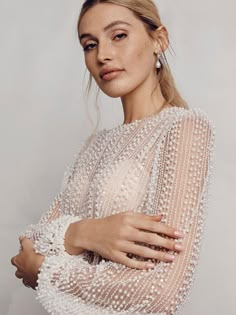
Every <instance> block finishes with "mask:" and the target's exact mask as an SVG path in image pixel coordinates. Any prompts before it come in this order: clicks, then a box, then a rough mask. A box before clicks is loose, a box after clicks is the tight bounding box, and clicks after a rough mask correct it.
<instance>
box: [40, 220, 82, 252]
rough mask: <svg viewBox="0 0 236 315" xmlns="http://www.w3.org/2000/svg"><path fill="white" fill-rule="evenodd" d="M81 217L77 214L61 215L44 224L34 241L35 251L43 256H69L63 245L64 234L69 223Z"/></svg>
mask: <svg viewBox="0 0 236 315" xmlns="http://www.w3.org/2000/svg"><path fill="white" fill-rule="evenodd" d="M81 219H82V218H81V217H78V216H71V215H61V216H60V217H58V218H57V219H55V220H54V221H53V222H51V223H47V224H44V225H43V228H42V227H41V231H40V235H39V237H38V238H37V239H36V240H35V243H34V249H35V252H36V253H39V254H41V255H44V256H52V255H56V256H59V255H64V256H71V255H70V254H68V253H67V252H66V249H65V246H64V242H65V234H66V231H67V229H68V227H69V225H70V224H71V223H74V222H76V221H80V220H81Z"/></svg>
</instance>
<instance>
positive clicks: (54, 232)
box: [20, 134, 95, 255]
mask: <svg viewBox="0 0 236 315" xmlns="http://www.w3.org/2000/svg"><path fill="white" fill-rule="evenodd" d="M94 136H95V134H91V135H90V136H89V137H88V138H87V139H86V140H84V141H83V142H82V143H81V145H80V150H79V152H78V153H77V154H76V155H75V156H74V161H73V162H72V165H71V166H70V167H69V168H68V169H67V171H66V172H65V174H64V178H63V181H62V185H61V190H60V192H59V193H58V194H57V195H56V197H55V198H54V200H53V202H52V204H51V206H50V207H49V209H48V210H47V211H45V213H43V214H42V215H41V218H40V219H39V221H38V223H36V224H30V225H28V226H27V227H26V228H25V229H24V230H23V231H22V232H21V234H20V236H22V237H26V238H29V239H30V240H31V241H33V242H34V249H35V251H36V253H40V254H42V255H52V254H57V253H58V252H59V251H61V250H64V244H63V243H62V241H63V235H64V234H65V232H66V230H67V227H68V226H69V225H70V223H73V222H75V221H79V220H81V218H80V217H74V218H72V217H71V216H68V215H64V214H63V212H62V209H61V202H62V195H63V191H64V189H65V188H66V187H67V186H68V184H69V183H70V181H71V178H72V177H73V176H74V172H75V165H76V163H78V159H79V158H80V157H81V155H82V154H83V152H84V151H85V150H86V149H87V147H88V146H89V144H90V143H91V141H92V139H94Z"/></svg>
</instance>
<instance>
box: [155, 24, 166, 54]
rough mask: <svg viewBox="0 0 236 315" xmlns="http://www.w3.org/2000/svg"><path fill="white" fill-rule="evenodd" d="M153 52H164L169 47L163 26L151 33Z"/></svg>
mask: <svg viewBox="0 0 236 315" xmlns="http://www.w3.org/2000/svg"><path fill="white" fill-rule="evenodd" d="M153 43H154V52H155V53H156V54H157V53H158V52H164V51H165V50H166V49H167V48H168V46H169V37H168V31H167V29H166V27H165V26H164V25H160V26H159V27H158V28H157V29H156V30H155V31H154V32H153Z"/></svg>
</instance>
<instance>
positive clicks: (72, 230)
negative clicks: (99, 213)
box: [64, 219, 95, 255]
mask: <svg viewBox="0 0 236 315" xmlns="http://www.w3.org/2000/svg"><path fill="white" fill-rule="evenodd" d="M94 221H95V219H82V220H80V221H76V222H74V223H71V224H70V225H69V227H68V229H67V231H66V234H65V242H64V246H65V250H66V252H67V253H68V254H70V255H80V254H82V253H83V252H84V251H85V250H91V243H90V238H89V234H90V233H91V232H92V230H93V228H92V225H91V224H92V222H94Z"/></svg>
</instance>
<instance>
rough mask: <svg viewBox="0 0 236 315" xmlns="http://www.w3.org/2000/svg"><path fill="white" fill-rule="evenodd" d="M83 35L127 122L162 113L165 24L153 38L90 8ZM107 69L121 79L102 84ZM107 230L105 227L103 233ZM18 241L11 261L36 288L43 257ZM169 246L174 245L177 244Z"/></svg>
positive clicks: (88, 59) (113, 9)
mask: <svg viewBox="0 0 236 315" xmlns="http://www.w3.org/2000/svg"><path fill="white" fill-rule="evenodd" d="M104 12H105V14H104ZM115 21H123V22H128V23H129V24H130V25H127V24H124V23H123V24H121V23H119V24H116V25H113V26H112V27H109V28H107V29H106V30H104V28H105V27H106V26H108V25H109V24H110V23H112V22H115ZM85 33H86V34H87V33H89V34H90V35H89V36H83V38H82V39H81V41H80V42H81V45H82V47H83V48H84V49H85V52H84V57H85V63H86V66H87V68H88V70H89V72H90V73H91V75H92V76H93V78H94V80H95V81H96V83H97V85H98V86H99V87H100V89H101V90H102V91H103V92H104V93H105V94H107V95H108V96H110V97H113V98H117V97H120V99H121V102H122V106H123V112H124V122H123V123H125V124H126V123H131V122H133V121H134V120H137V119H142V118H144V117H146V116H149V115H152V114H153V113H158V112H159V111H160V110H161V109H162V105H163V103H164V97H163V95H162V93H161V89H160V85H159V83H158V80H157V75H156V62H157V53H158V52H164V51H165V50H166V49H167V48H168V32H167V29H166V28H165V26H163V25H161V26H160V27H159V28H158V29H157V30H155V31H152V36H149V34H148V33H147V30H146V28H145V26H144V24H143V23H142V22H141V21H140V20H139V19H138V18H136V17H135V15H134V14H133V13H132V11H130V10H128V9H127V8H125V7H122V6H118V5H115V4H110V3H99V4H97V5H95V6H94V7H93V8H91V9H90V10H88V11H87V12H86V14H85V15H84V16H83V18H82V20H81V23H80V25H79V35H80V36H82V35H83V34H85ZM107 66H108V67H112V68H119V69H122V72H121V73H120V75H119V76H118V77H117V78H115V79H113V80H110V81H104V80H102V79H101V78H100V77H99V72H100V71H101V70H102V69H103V68H104V67H107ZM154 88H155V91H154V92H153V90H154ZM152 92H153V93H152ZM170 106H171V105H170V104H167V105H165V107H170ZM130 215H131V214H130ZM126 221H127V220H126ZM132 222H133V221H132ZM130 224H131V223H130ZM132 224H133V223H132ZM74 226H75V225H71V226H70V229H68V231H67V236H68V235H72V236H73V235H74V233H75V234H76V233H78V229H75V228H74V229H73V227H74ZM115 226H117V225H115ZM105 227H106V225H104V226H103V230H104V229H105ZM153 229H154V225H153ZM173 231H174V229H173ZM173 231H172V232H171V233H173ZM169 233H170V232H169ZM117 234H118V235H119V233H117ZM101 235H102V234H101ZM72 236H71V237H72ZM66 240H67V241H66V243H65V245H66V246H68V252H69V249H71V251H72V249H73V247H72V248H70V241H68V237H67V238H66ZM103 241H104V242H105V241H106V239H104V240H103ZM20 243H21V246H22V250H21V251H20V253H19V254H18V255H16V256H14V257H12V259H11V263H12V264H13V265H14V266H15V267H16V268H17V270H16V272H15V275H16V277H17V278H19V279H23V283H24V284H27V285H28V286H30V287H31V288H33V289H35V287H36V285H37V278H38V272H39V268H40V266H41V264H42V262H43V261H44V256H42V255H40V254H36V253H35V251H34V249H33V242H32V241H31V240H29V239H27V238H23V239H22V238H20ZM129 246H130V245H129ZM169 246H172V247H173V243H170V245H169ZM76 251H77V252H76V254H80V253H82V252H83V249H82V248H80V249H78V247H77V249H76ZM148 254H150V253H146V255H147V256H148ZM104 255H105V253H104ZM105 256H106V255H105ZM123 263H126V262H125V261H123ZM126 265H128V263H126ZM130 266H131V265H130ZM132 267H134V266H132ZM135 267H137V266H135Z"/></svg>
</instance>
